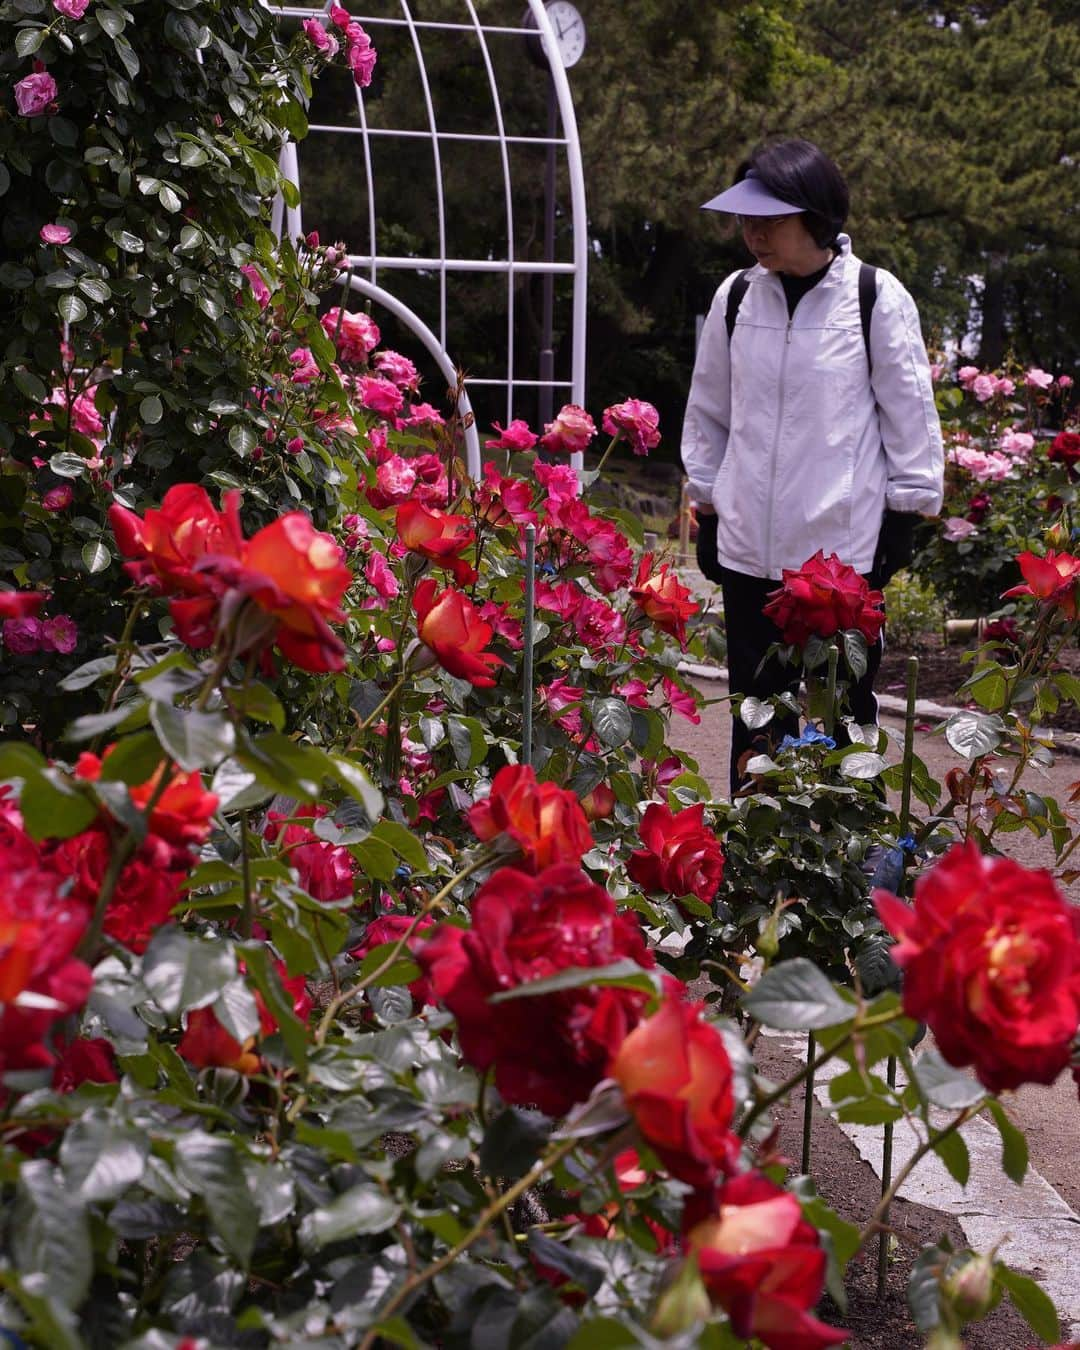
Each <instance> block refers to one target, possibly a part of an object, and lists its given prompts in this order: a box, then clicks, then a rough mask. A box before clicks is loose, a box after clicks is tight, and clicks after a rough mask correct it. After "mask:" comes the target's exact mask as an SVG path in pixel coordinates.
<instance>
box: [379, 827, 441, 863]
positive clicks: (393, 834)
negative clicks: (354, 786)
mask: <svg viewBox="0 0 1080 1350" xmlns="http://www.w3.org/2000/svg"><path fill="white" fill-rule="evenodd" d="M371 837H372V838H373V839H378V840H379V841H380V842H381V843H384V844H388V845H389V846H390V847H391V848H392V849H393V850H394V852H395V853H396V854H397V855H398V857H399V858H400V859H401V860H402V862H405V863H407V864H408V866H409V868H410V869H411V870H412V871H413V872H414V873H418V874H420V875H423V874H424V873H427V872H430V871H431V867H430V865H429V863H428V858H427V854H426V853H425V852H424V846H423V844H421V842H420V840H419V839H417V837H416V835H415V834H413V832H412V831H411V830H409V829H406V827H405V826H404V825H399V824H398V823H397V821H394V820H380V821H379V823H378V824H377V825H376V826H375V828H374V829H373V830H372V831H371Z"/></svg>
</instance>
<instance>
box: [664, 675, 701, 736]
mask: <svg viewBox="0 0 1080 1350" xmlns="http://www.w3.org/2000/svg"><path fill="white" fill-rule="evenodd" d="M663 689H664V697H665V698H666V699H667V701H668V706H669V707H670V708H671V711H672V712H677V713H678V714H679V716H680V717H685V718H686V720H687V721H688V722H692V723H693V724H694V725H695V726H697V724H698V723H699V722H700V721H701V714H700V713H699V712H698V705H697V699H696V698H695V697H694V696H693V694H691V693H689V692H688V691H687V690H685V689H680V688H679V686H678V685H677V684H676V683H675V681H674V680H673V679H671V678H670V676H667V675H665V676H664V681H663Z"/></svg>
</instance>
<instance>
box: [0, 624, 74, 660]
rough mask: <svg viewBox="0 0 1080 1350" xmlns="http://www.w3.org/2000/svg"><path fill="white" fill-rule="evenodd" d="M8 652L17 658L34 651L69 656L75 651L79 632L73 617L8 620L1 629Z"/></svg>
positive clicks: (29, 654) (32, 653)
mask: <svg viewBox="0 0 1080 1350" xmlns="http://www.w3.org/2000/svg"><path fill="white" fill-rule="evenodd" d="M0 634H2V635H3V641H4V649H5V651H9V652H13V653H15V654H16V655H18V656H33V655H34V653H35V652H58V653H60V655H62V656H67V655H69V654H70V653H71V652H73V651H74V650H75V644H76V642H78V640H79V630H78V628H77V626H76V624H75V620H74V619H73V618H72V617H71V615H70V614H54V615H52V617H51V618H48V619H43V618H40V617H39V616H38V615H36V614H26V615H24V616H22V617H21V618H14V619H5V620H4V623H3V626H2V627H0Z"/></svg>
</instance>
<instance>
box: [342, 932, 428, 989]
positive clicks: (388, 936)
mask: <svg viewBox="0 0 1080 1350" xmlns="http://www.w3.org/2000/svg"><path fill="white" fill-rule="evenodd" d="M412 925H413V920H412V919H410V918H409V916H408V915H407V914H384V915H383V916H382V918H379V919H375V920H374V921H373V922H372V923H369V924H368V926H367V928H366V929H365V930H364V940H363V941H362V942H361V943H360V945H359V946H358V947H354V948H353V949H352V951H351V952H350V953H349V955H350V956H351V957H352V958H353V960H355V961H362V960H363V959H364V957H365V956H367V954H368V952H370V951H373V950H374V949H375V948H376V947H381V946H382V945H383V944H384V943H386V942H398V941H399V940H400V939H401V937H402V935H403V934H405V933H407V932H408V931H409V929H410V928H412V932H411V933H410V935H409V939H408V941H407V942H406V944H405V950H406V951H407V952H409V953H410V954H411V955H415V954H416V952H417V951H418V950H419V949H420V947H421V946H422V945H423V943H424V940H425V939H424V936H423V935H424V934H425V933H426V932H427V931H428V929H430V928H434V927H435V920H434V919H431V918H423V919H421V920H420V922H419V923H418V924H417V925H416V927H415V928H413V927H412ZM409 993H410V994H412V996H413V1002H414V1003H415V1005H416V1006H417V1007H418V1008H423V1007H425V1006H426V1005H427V1004H428V1003H436V1002H437V1001H438V1000H437V999H436V997H435V990H434V988H433V986H432V983H431V981H430V980H427V979H423V978H421V979H418V980H413V982H412V983H411V984H410V985H409Z"/></svg>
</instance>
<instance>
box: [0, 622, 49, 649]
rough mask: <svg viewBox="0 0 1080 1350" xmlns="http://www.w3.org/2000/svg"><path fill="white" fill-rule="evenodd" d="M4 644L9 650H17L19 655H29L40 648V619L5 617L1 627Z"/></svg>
mask: <svg viewBox="0 0 1080 1350" xmlns="http://www.w3.org/2000/svg"><path fill="white" fill-rule="evenodd" d="M2 632H3V635H4V646H5V647H6V648H7V650H8V651H9V652H18V654H19V655H20V656H29V655H30V653H31V652H36V651H39V650H40V648H41V620H40V619H32V618H25V619H5V620H4V626H3V629H2Z"/></svg>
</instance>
